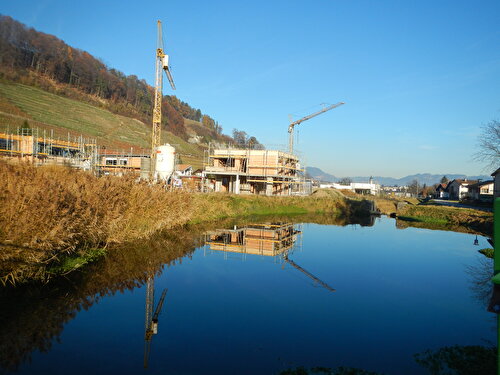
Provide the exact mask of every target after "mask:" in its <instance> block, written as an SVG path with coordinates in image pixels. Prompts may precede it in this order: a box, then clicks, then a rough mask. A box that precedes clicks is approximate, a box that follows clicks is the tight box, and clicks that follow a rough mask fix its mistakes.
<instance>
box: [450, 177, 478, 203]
mask: <svg viewBox="0 0 500 375" xmlns="http://www.w3.org/2000/svg"><path fill="white" fill-rule="evenodd" d="M477 182H478V181H477V180H467V179H466V178H464V179H463V180H462V179H458V178H457V179H455V180H453V181H451V182H450V183H449V184H448V194H449V198H450V199H464V198H467V196H468V194H469V185H472V184H475V183H477Z"/></svg>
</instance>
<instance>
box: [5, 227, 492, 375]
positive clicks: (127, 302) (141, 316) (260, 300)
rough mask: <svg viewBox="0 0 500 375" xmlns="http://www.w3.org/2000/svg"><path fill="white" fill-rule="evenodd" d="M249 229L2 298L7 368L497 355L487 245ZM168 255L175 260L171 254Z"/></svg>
mask: <svg viewBox="0 0 500 375" xmlns="http://www.w3.org/2000/svg"><path fill="white" fill-rule="evenodd" d="M267 224H269V223H267ZM274 224H276V225H277V226H275V227H274V228H283V227H285V228H286V227H290V226H287V225H285V226H283V223H274ZM249 227H252V225H249V224H248V223H247V224H244V225H243V224H242V225H240V226H236V227H234V226H229V228H226V229H225V230H219V231H215V230H214V228H212V229H210V230H208V231H205V230H203V231H196V232H194V233H193V234H192V236H188V235H186V236H185V237H182V238H181V237H174V238H171V239H169V240H166V241H165V242H162V241H158V242H157V244H156V245H155V246H156V247H155V246H148V247H146V246H144V244H143V245H142V246H143V247H144V248H141V246H139V245H137V249H140V251H139V250H136V251H135V252H134V251H131V252H126V251H123V252H122V253H120V254H119V255H114V256H115V259H108V260H107V261H106V262H107V264H100V265H95V266H94V268H93V269H92V270H89V271H87V272H86V273H85V274H82V275H80V276H79V277H77V278H76V279H75V278H73V279H71V280H70V281H67V282H61V283H55V284H53V285H50V284H49V285H47V286H44V287H41V288H38V289H33V288H31V289H28V288H25V289H26V290H25V291H22V292H15V293H14V292H9V293H4V296H3V302H2V304H4V303H5V304H8V305H9V309H8V312H4V313H3V317H2V319H1V322H2V328H1V330H2V331H3V334H2V336H1V338H2V339H3V340H2V341H3V344H2V346H1V352H0V354H1V356H2V365H3V368H4V369H5V370H7V369H9V370H13V371H14V370H15V369H16V368H17V373H19V374H41V373H47V374H49V373H50V374H68V373H71V374H87V373H95V374H109V373H123V374H141V373H150V374H167V373H168V374H278V373H280V371H283V370H285V369H288V368H296V367H298V366H304V367H307V368H309V367H315V366H323V367H331V368H336V367H339V366H348V367H355V368H361V369H365V370H369V371H373V372H378V373H384V374H394V375H397V374H427V373H428V372H427V370H426V369H425V368H424V367H422V366H420V365H419V364H417V363H416V361H415V359H414V355H415V354H416V353H421V352H423V351H426V350H438V349H440V348H443V347H448V346H452V345H460V346H465V345H481V346H491V345H492V344H493V343H495V342H496V320H495V316H494V315H493V314H491V313H488V312H487V311H486V304H487V298H488V293H489V289H490V288H491V286H490V284H489V283H487V282H486V283H483V284H481V283H480V281H481V280H480V278H481V275H483V276H484V275H486V276H485V277H486V279H487V277H488V275H489V272H490V270H491V263H490V262H489V260H487V259H486V258H484V256H483V255H481V254H478V252H477V250H478V249H480V248H484V247H489V244H487V242H486V239H485V238H483V237H479V246H475V245H474V244H473V242H474V239H475V236H474V235H471V234H464V233H455V232H446V231H432V230H426V229H417V228H406V229H404V230H402V229H397V228H396V226H395V221H394V220H393V219H388V218H381V219H377V220H376V222H375V223H374V225H373V226H360V225H347V226H336V225H319V224H300V225H297V224H295V225H293V226H291V228H292V229H293V233H292V232H289V233H288V234H289V235H290V236H289V239H288V240H286V241H283V240H282V239H283V238H284V237H280V238H278V239H277V238H271V237H268V236H269V234H263V235H262V236H261V238H260V240H259V237H258V235H256V234H255V233H253V236H254V237H252V233H250V232H248V233H246V235H247V237H248V238H247V239H246V240H245V241H246V242H244V243H246V246H238V241H240V242H241V237H239V239H238V237H237V236H238V233H241V230H242V228H249ZM253 228H254V229H255V228H267V229H269V230H271V229H272V228H273V227H270V226H268V225H267V226H264V227H262V226H260V227H259V226H257V227H255V226H254V227H253ZM227 229H229V230H227ZM267 229H266V230H267ZM202 232H207V233H208V234H207V235H204V234H203V233H202ZM271 232H272V231H271ZM231 233H233V240H234V241H233V242H231ZM224 236H226V237H224ZM228 236H229V237H228ZM240 236H241V235H240ZM283 236H284V235H283ZM224 238H226V240H224ZM217 241H219V245H217ZM221 241H222V242H221ZM252 241H253V242H252ZM273 241H274V242H273ZM207 242H212V243H207ZM270 242H271V243H273V244H275V245H273V248H272V249H271V250H272V251H269V248H268V245H269V243H270ZM224 243H225V245H224V246H223V245H221V244H224ZM231 245H233V246H231ZM168 248H176V249H177V250H178V252H177V253H175V254H174V255H172V254H171V253H169V254H170V255H165V254H166V253H165V251H166V250H165V249H168ZM148 249H150V250H148ZM151 249H152V250H151ZM193 250H194V251H193ZM252 253H253V254H252ZM127 254H131V255H130V256H128V255H127ZM178 256H180V258H179V259H178V260H177V261H175V259H176V258H177V257H178ZM111 258H112V257H111ZM131 259H132V260H131ZM161 264H166V265H165V266H164V267H163V270H161V267H160V265H161ZM117 265H119V267H117ZM155 272H157V275H156V277H155V278H154V290H155V296H156V298H155V302H154V304H155V306H153V307H156V304H157V303H158V300H159V297H160V295H161V292H162V291H163V290H164V289H167V290H168V291H167V294H166V297H165V300H164V305H163V308H162V311H161V313H160V315H159V317H158V333H157V334H154V335H152V338H151V341H150V352H149V355H148V356H147V368H146V369H145V368H144V350H145V344H147V342H145V340H144V338H145V326H146V325H147V324H148V323H146V324H145V299H146V289H147V285H146V284H147V282H146V281H147V280H148V277H149V276H151V275H152V274H154V273H155ZM28 290H30V291H29V292H28ZM332 290H334V291H332ZM16 293H18V294H16ZM14 305H15V306H14ZM4 306H5V305H4ZM6 339H7V340H9V342H6V341H5V340H6ZM7 356H8V357H9V358H7Z"/></svg>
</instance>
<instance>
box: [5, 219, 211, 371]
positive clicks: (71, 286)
mask: <svg viewBox="0 0 500 375" xmlns="http://www.w3.org/2000/svg"><path fill="white" fill-rule="evenodd" d="M205 231H206V228H203V227H200V228H190V229H189V230H178V231H176V232H175V233H174V232H169V233H163V234H161V235H158V236H155V237H153V238H151V239H150V240H149V241H136V242H132V243H129V244H127V245H126V246H123V247H120V248H115V249H112V250H110V251H109V252H108V254H107V255H106V257H105V258H104V259H102V260H101V261H99V262H97V263H95V264H90V265H89V266H88V267H86V268H85V270H83V271H82V272H74V273H72V274H70V275H69V276H68V277H67V278H61V279H58V280H53V281H52V282H51V283H50V284H48V285H41V284H31V285H21V286H18V287H4V288H0V305H1V306H2V308H1V309H0V327H1V329H0V373H2V372H3V371H9V372H13V371H16V370H17V369H18V367H19V365H20V364H21V363H23V362H27V361H30V359H31V353H32V351H34V350H38V351H40V352H42V353H44V352H48V351H49V350H50V349H51V346H52V343H53V341H54V340H59V337H60V335H61V333H62V331H63V328H64V325H65V324H66V323H68V322H69V321H70V320H72V319H73V318H74V317H75V316H76V315H77V313H78V312H79V311H81V310H88V309H90V308H91V307H92V305H94V304H95V303H98V302H99V300H100V299H101V298H103V297H106V296H112V295H114V294H116V293H117V292H124V291H126V290H133V289H135V288H139V287H141V286H143V285H144V284H145V283H146V282H147V279H148V277H150V276H151V275H159V274H160V273H161V272H162V270H163V269H164V268H165V267H169V266H171V265H174V264H176V263H177V262H181V261H182V257H185V256H186V255H190V254H191V253H192V252H193V251H194V250H195V249H196V248H197V247H199V246H201V245H202V243H200V241H199V239H200V236H201V233H203V232H205Z"/></svg>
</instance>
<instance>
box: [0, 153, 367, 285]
mask: <svg viewBox="0 0 500 375" xmlns="http://www.w3.org/2000/svg"><path fill="white" fill-rule="evenodd" d="M0 175H1V176H2V178H1V179H0V205H1V206H0V207H1V208H0V246H1V247H0V250H1V251H0V279H1V280H3V281H4V282H5V281H7V280H10V281H11V282H13V281H15V280H19V279H23V278H25V277H24V276H25V275H26V274H29V275H31V276H30V277H33V278H43V277H45V276H46V275H44V271H43V267H42V268H40V267H39V266H40V265H46V264H48V263H54V262H57V261H58V260H60V259H62V258H64V257H66V256H68V255H81V256H85V255H86V254H87V253H88V251H90V250H92V249H93V248H96V247H105V246H107V245H109V244H111V243H124V242H128V241H132V240H135V239H139V238H147V237H150V236H151V235H152V234H154V233H157V232H159V231H161V230H164V229H169V228H174V227H180V226H183V225H187V224H190V223H199V222H207V221H211V220H216V219H221V218H224V217H235V216H245V215H269V214H283V215H290V214H304V213H331V214H335V215H342V216H346V217H348V216H350V215H353V214H356V213H359V212H362V211H363V210H364V209H365V208H364V206H363V202H361V201H348V200H346V199H345V198H344V197H343V196H342V195H340V194H333V193H328V194H326V195H324V196H321V194H315V195H312V196H310V197H306V198H305V197H264V196H235V195H228V194H190V193H187V192H183V191H168V192H167V191H165V188H164V187H163V186H160V185H148V184H146V183H137V182H136V181H135V178H134V177H132V176H130V177H122V178H119V177H111V176H107V177H101V178H97V177H94V176H93V175H92V174H90V173H87V172H83V171H76V170H72V169H69V168H65V167H55V166H45V167H39V168H36V167H34V166H33V165H31V164H27V163H20V164H8V163H6V162H5V161H0ZM40 270H41V271H40ZM39 271H40V272H41V273H38V272H39Z"/></svg>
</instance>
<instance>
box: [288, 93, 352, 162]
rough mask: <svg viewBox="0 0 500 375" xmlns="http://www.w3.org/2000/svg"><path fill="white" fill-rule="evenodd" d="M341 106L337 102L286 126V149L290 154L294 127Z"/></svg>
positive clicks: (291, 152) (340, 103)
mask: <svg viewBox="0 0 500 375" xmlns="http://www.w3.org/2000/svg"><path fill="white" fill-rule="evenodd" d="M342 104H345V103H344V102H339V103H337V104H332V105H331V106H329V107H326V108H323V109H322V110H321V111H318V112H314V113H312V114H310V115H308V116H305V117H303V118H301V119H300V120H297V121H293V122H290V125H288V133H289V140H288V149H289V152H290V154H293V128H294V127H295V125H299V124H300V123H301V122H304V121H307V120H310V119H312V118H313V117H316V116H318V115H321V114H322V113H325V112H327V111H329V110H331V109H334V108H337V107H340V106H341V105H342ZM290 121H291V120H290Z"/></svg>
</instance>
